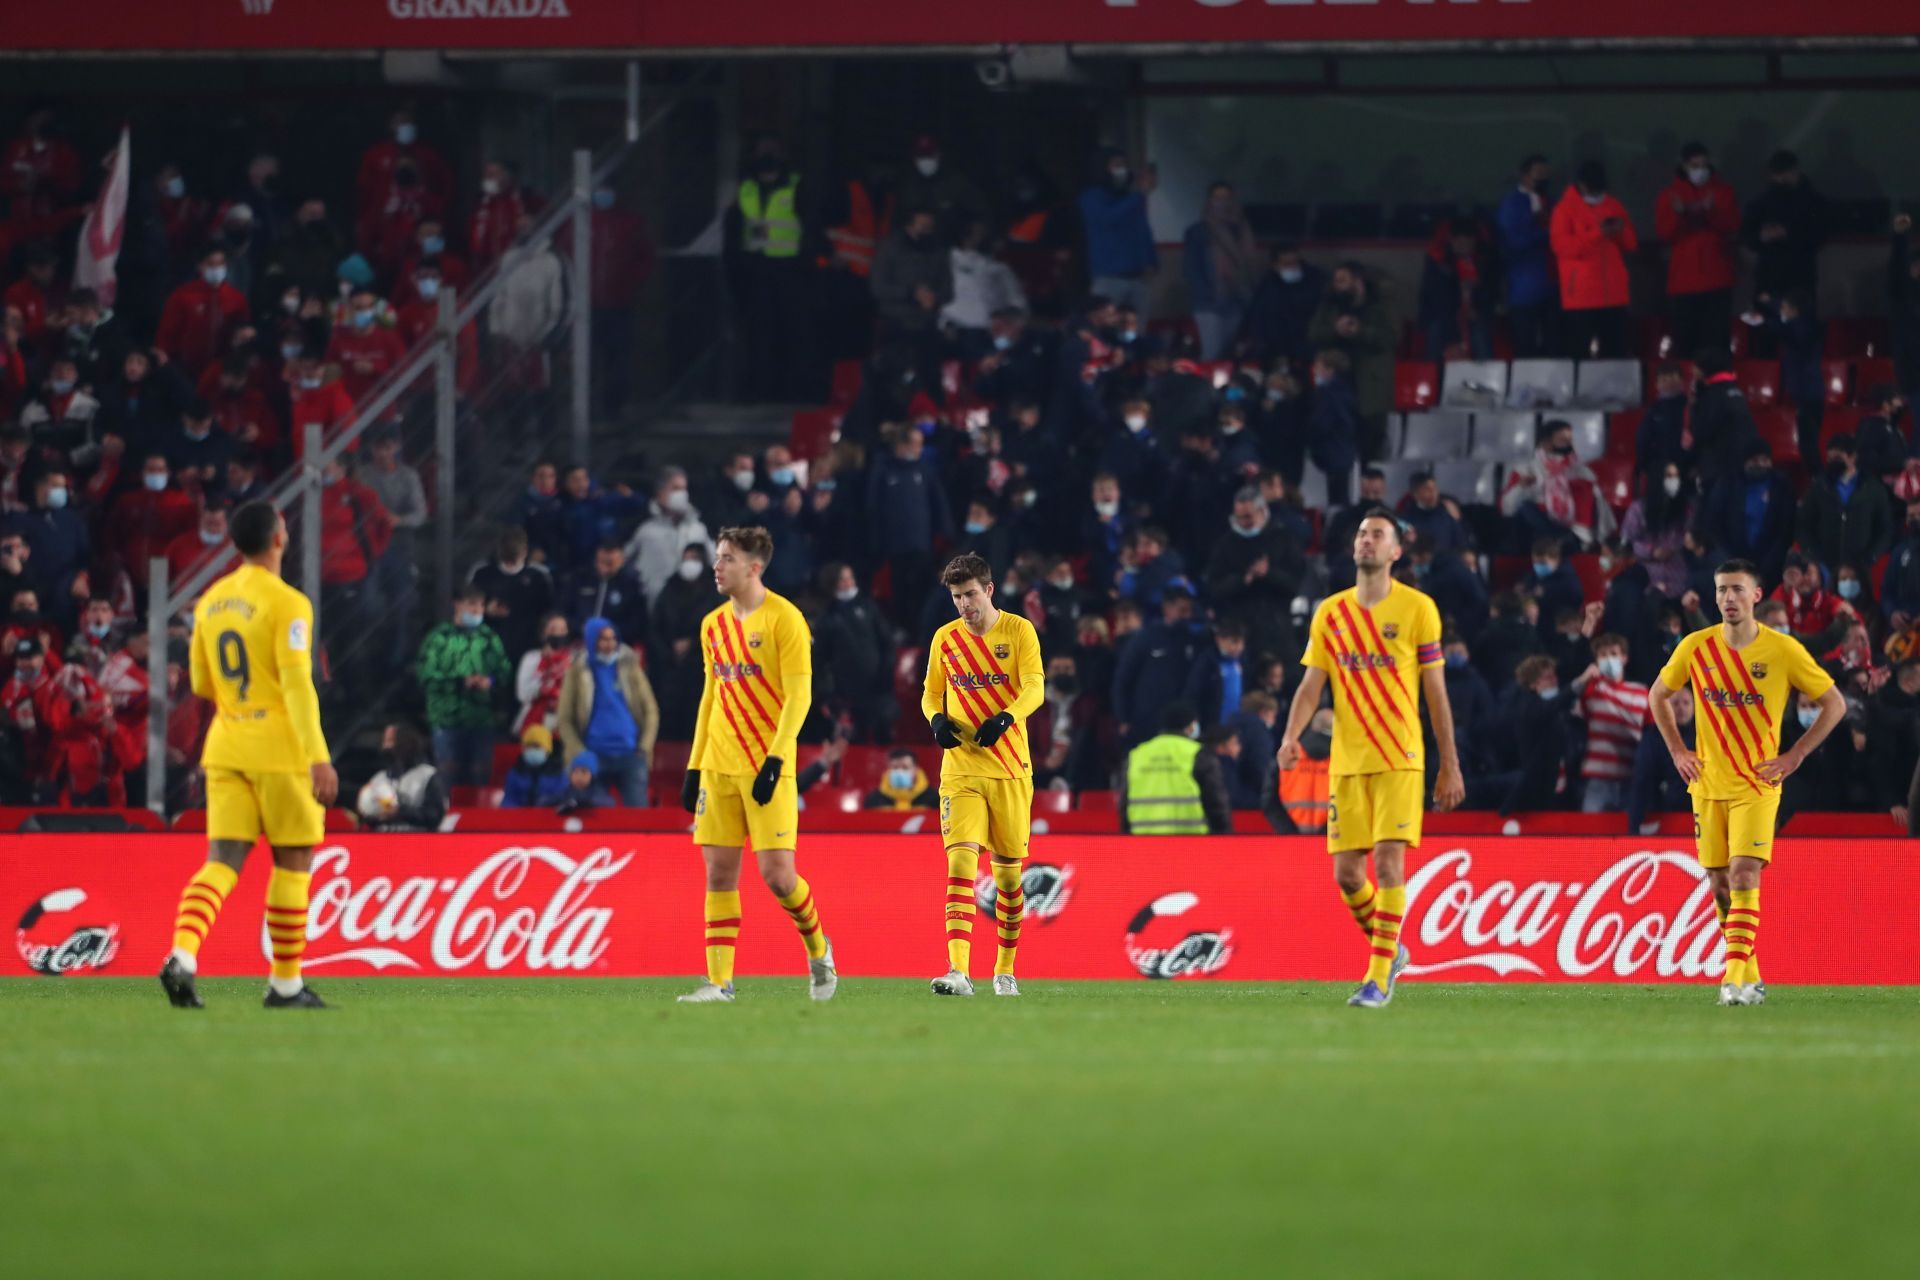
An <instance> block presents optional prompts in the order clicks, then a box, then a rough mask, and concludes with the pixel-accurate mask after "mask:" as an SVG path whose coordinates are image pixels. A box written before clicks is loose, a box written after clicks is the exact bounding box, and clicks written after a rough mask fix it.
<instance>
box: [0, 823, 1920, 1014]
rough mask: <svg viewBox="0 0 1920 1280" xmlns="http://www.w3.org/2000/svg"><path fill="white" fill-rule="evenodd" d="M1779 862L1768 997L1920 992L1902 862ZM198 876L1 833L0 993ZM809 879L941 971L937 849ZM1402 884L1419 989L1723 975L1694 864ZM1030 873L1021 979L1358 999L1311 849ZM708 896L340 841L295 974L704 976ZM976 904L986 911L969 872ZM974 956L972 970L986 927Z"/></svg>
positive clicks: (872, 966) (1849, 854) (1189, 847)
mask: <svg viewBox="0 0 1920 1280" xmlns="http://www.w3.org/2000/svg"><path fill="white" fill-rule="evenodd" d="M1778 848H1779V855H1778V865H1776V866H1775V867H1773V868H1772V869H1770V870H1769V871H1768V872H1767V876H1766V886H1765V897H1764V899H1763V903H1764V911H1765V915H1764V919H1765V925H1764V927H1763V929H1762V931H1761V935H1760V947H1759V951H1760V956H1761V958H1762V963H1763V968H1764V971H1765V973H1766V975H1767V979H1768V981H1769V982H1774V983H1865V982H1872V983H1912V982H1920V920H1916V919H1915V918H1914V917H1913V916H1911V915H1910V914H1900V913H1895V914H1894V915H1891V916H1889V915H1887V914H1886V913H1885V912H1884V911H1883V910H1881V909H1879V908H1878V907H1877V905H1876V900H1875V898H1874V895H1871V894H1862V893H1860V892H1859V891H1858V886H1859V885H1861V884H1876V883H1883V882H1886V881H1888V880H1894V879H1897V878H1899V877H1901V876H1903V875H1904V874H1906V873H1907V871H1908V869H1909V868H1910V867H1911V866H1912V862H1913V852H1912V846H1911V845H1910V844H1908V843H1906V842H1903V841H1896V840H1885V841H1876V840H1854V841H1848V842H1846V845H1845V858H1844V865H1843V862H1842V859H1841V858H1839V857H1837V856H1835V846H1834V844H1833V843H1832V842H1828V841H1806V842H1804V843H1797V842H1795V841H1793V840H1791V839H1788V840H1783V841H1782V842H1781V843H1780V845H1779V847H1778ZM204 856H205V845H204V842H203V841H201V840H199V839H196V838H194V837H191V836H185V835H160V836H143V837H139V838H138V839H137V840H135V841H131V842H130V841H129V840H128V838H127V837H125V836H90V835H46V836H8V837H0V912H5V913H7V919H9V920H11V921H14V922H16V924H15V935H14V945H13V946H12V947H11V948H8V949H7V950H6V952H5V955H4V959H0V973H7V974H22V975H24V974H36V973H37V974H42V975H45V976H48V977H62V976H78V975H88V974H110V975H123V976H124V975H132V976H146V975H147V974H148V973H149V972H150V971H153V970H157V969H158V967H159V964H160V961H161V959H162V957H164V955H165V954H166V951H167V948H168V947H169V946H170V945H171V940H172V928H173V914H174V908H175V904H176V901H177V897H178V894H179V892H180V888H181V886H182V885H183V884H184V883H185V881H186V879H187V877H188V876H190V875H191V874H192V872H193V869H194V867H195V866H196V865H198V863H199V862H200V860H201V859H202V858H204ZM800 863H801V869H802V871H803V872H804V873H805V875H806V877H807V878H808V880H809V881H811V882H812V884H813V887H814V891H815V898H816V901H817V902H818V903H819V905H820V911H821V917H822V919H823V920H824V922H825V924H826V927H827V932H828V933H829V934H830V935H831V936H832V937H833V941H834V949H835V953H836V956H837V958H838V960H839V963H840V966H841V971H842V972H843V973H845V974H847V975H849V976H873V977H925V976H927V975H928V974H931V973H933V972H936V971H938V970H940V969H941V968H943V967H944V966H945V963H946V945H945V921H944V913H945V901H946V898H945V888H946V874H947V869H946V858H945V855H944V854H943V852H942V850H941V847H940V842H939V840H938V839H937V838H934V837H928V838H925V839H912V838H907V837H900V836H859V835H850V836H837V837H835V838H834V839H832V840H831V841H826V840H822V841H819V842H818V843H817V844H811V845H810V844H809V842H807V841H806V840H804V839H803V840H802V842H801V851H800ZM1409 863H1410V865H1409V879H1408V889H1409V893H1408V899H1409V901H1408V916H1407V924H1406V926H1405V929H1404V931H1403V934H1402V937H1403V939H1404V940H1405V941H1406V942H1407V944H1408V945H1409V946H1410V947H1411V948H1412V949H1413V953H1414V967H1413V968H1412V969H1411V970H1410V971H1409V976H1411V977H1414V978H1416V979H1417V978H1420V977H1423V976H1430V977H1432V978H1433V979H1435V980H1437V981H1447V982H1459V981H1497V980H1506V981H1517V980H1536V981H1553V982H1565V981H1575V982H1704V981H1709V980H1711V979H1713V978H1715V977H1717V976H1718V975H1719V974H1720V972H1721V971H1722V968H1723V967H1724V954H1723V948H1722V944H1721V940H1720V933H1719V929H1718V928H1717V926H1716V923H1715V917H1714V909H1713V899H1712V896H1711V893H1710V892H1709V887H1708V884H1707V881H1706V879H1705V877H1704V875H1703V873H1702V872H1701V871H1700V869H1699V867H1698V866H1697V864H1696V863H1695V862H1694V859H1693V857H1692V854H1691V852H1690V851H1688V850H1687V849H1686V848H1685V846H1684V844H1683V843H1681V842H1673V841H1663V840H1659V839H1655V840H1652V841H1648V840H1627V839H1585V838H1583V839H1554V838H1546V839H1502V838H1499V837H1492V836H1489V837H1476V838H1473V839H1468V840H1438V841H1435V842H1433V843H1432V844H1430V845H1428V846H1427V847H1425V848H1423V849H1420V850H1416V851H1414V853H1413V854H1412V855H1411V856H1410V859H1409ZM268 865H269V864H268V860H267V858H266V857H265V856H264V851H262V852H261V853H260V854H257V855H256V856H255V857H254V858H253V859H251V860H250V861H249V864H248V866H247V868H246V872H245V874H244V875H243V876H242V877H241V880H240V883H239V885H238V886H237V887H236V888H235V889H234V891H233V893H232V894H231V895H230V896H229V897H228V899H227V904H226V907H225V909H224V911H223V912H222V913H221V917H220V920H219V923H218V925H217V927H216V928H215V930H214V932H213V936H212V937H211V938H210V939H209V940H208V942H207V944H206V946H205V948H204V950H203V951H202V953H201V970H202V972H204V973H208V974H248V975H259V974H262V973H264V972H265V969H266V946H265V934H264V927H263V920H262V899H263V897H264V895H265V889H266V880H267V868H268ZM749 867H751V863H749ZM751 874H752V873H751V871H750V870H749V873H748V875H749V877H751ZM1026 875H1027V878H1026V898H1027V917H1026V925H1025V928H1024V930H1023V931H1022V935H1021V943H1020V972H1021V975H1022V976H1023V977H1027V978H1032V979H1047V978H1134V979H1145V980H1152V981H1161V980H1204V979H1229V980H1233V979H1238V980H1304V979H1351V978H1355V977H1357V976H1358V974H1359V973H1360V971H1361V970H1362V968H1363V967H1364V965H1365V962H1366V951H1365V944H1364V942H1363V941H1362V939H1361V938H1360V936H1359V933H1358V932H1357V931H1356V930H1355V929H1354V926H1353V922H1352V920H1351V918H1350V917H1349V916H1348V915H1347V912H1346V908H1345V907H1344V906H1343V905H1342V903H1341V901H1340V899H1339V897H1338V895H1337V893H1336V891H1335V890H1334V887H1333V884H1332V876H1331V873H1330V868H1329V866H1328V863H1327V857H1326V853H1325V850H1324V845H1323V843H1322V842H1320V841H1318V840H1311V839H1299V838H1290V839H1261V838H1256V837H1211V838H1197V837H1187V838H1179V837H1175V838H1148V837H1142V838H1139V839H1133V838H1128V837H1092V836H1055V837H1042V838H1040V839H1038V840H1036V842H1035V844H1034V847H1033V857H1032V858H1031V859H1030V860H1029V862H1028V866H1027V873H1026ZM702 892H703V875H702V871H701V867H700V859H699V856H698V854H697V853H696V852H695V851H694V849H693V848H692V847H690V846H689V844H688V843H687V840H686V838H685V837H684V836H674V835H657V834H632V835H617V834H613V833H604V832H603V833H597V834H576V835H539V836H526V835H518V836H515V835H500V834H473V835H459V834H453V835H440V836H433V835H428V836H421V835H404V836H403V835H393V836H380V835H353V836H347V837H343V838H340V839H336V840H329V842H328V843H327V844H325V845H323V846H322V847H321V848H320V849H319V850H318V851H317V853H316V855H315V858H314V876H313V889H312V907H311V910H310V913H309V925H308V944H307V955H306V967H307V972H308V973H309V974H312V975H315V976H316V977H318V976H324V975H326V974H331V973H341V974H353V975H367V974H387V975H404V976H463V977H475V976H486V975H519V976H526V975H552V976H560V977H566V976H582V975H584V976H595V977H624V976H643V975H662V974H688V975H691V974H694V973H697V972H698V971H699V969H700V968H701V965H702V963H703V962H702V950H701V948H702V919H701V902H702ZM979 900H980V902H981V903H983V904H985V903H988V902H990V901H991V881H990V880H987V879H985V878H984V877H983V879H982V883H981V893H980V897H979ZM742 906H743V917H744V920H745V924H744V926H743V928H742V929H741V935H740V951H739V965H740V972H741V973H742V974H743V975H761V974H782V973H787V974H794V975H798V974H800V973H802V972H803V971H804V970H803V966H802V962H801V955H800V951H799V943H798V941H797V939H796V938H795V936H794V933H793V929H792V926H791V925H790V924H789V923H788V922H787V919H786V916H785V914H784V913H783V912H782V911H781V910H780V908H779V906H778V905H777V904H776V903H774V902H773V901H772V900H771V898H770V896H769V895H768V894H767V893H766V892H765V891H764V890H763V889H761V888H760V886H758V885H757V884H753V883H748V884H745V885H743V893H742ZM985 918H988V917H986V916H985V915H984V913H983V919H985ZM1889 930H1891V934H1889V932H1888V931H1889ZM974 936H975V937H976V939H978V940H979V941H978V943H977V947H978V950H979V953H980V954H979V955H977V956H976V959H975V963H976V967H982V966H984V965H985V964H986V963H990V960H989V958H988V957H989V953H990V952H991V949H992V945H993V944H992V939H993V937H994V932H993V930H992V929H991V928H990V927H987V928H978V929H976V932H975V935H974ZM1869 937H1870V938H1872V939H1873V940H1874V946H1873V947H1872V949H1871V950H1868V949H1866V948H1863V947H1862V946H1861V940H1862V939H1863V938H1869Z"/></svg>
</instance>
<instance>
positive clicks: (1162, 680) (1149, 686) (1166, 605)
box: [1112, 586, 1199, 746]
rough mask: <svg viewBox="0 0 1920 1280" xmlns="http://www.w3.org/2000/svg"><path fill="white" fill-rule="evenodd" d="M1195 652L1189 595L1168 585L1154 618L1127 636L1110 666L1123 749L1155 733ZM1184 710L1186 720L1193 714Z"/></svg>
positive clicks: (1183, 684)
mask: <svg viewBox="0 0 1920 1280" xmlns="http://www.w3.org/2000/svg"><path fill="white" fill-rule="evenodd" d="M1198 651H1199V636H1198V633H1197V631H1196V628H1195V626H1194V622H1193V593H1192V592H1191V591H1189V590H1187V589H1186V588H1185V587H1182V586H1172V587H1168V588H1167V591H1166V594H1165V595H1164V596H1163V597H1162V598H1161V601H1160V617H1159V620H1157V621H1155V622H1153V623H1150V624H1148V625H1146V626H1143V627H1141V628H1140V629H1139V630H1137V631H1135V632H1134V633H1133V634H1132V635H1130V636H1128V637H1127V640H1126V643H1125V644H1124V645H1123V646H1121V647H1120V652H1119V659H1118V661H1117V662H1116V664H1115V666H1114V673H1113V689H1112V705H1113V713H1114V716H1115V718H1116V719H1117V720H1118V721H1119V726H1120V733H1121V736H1122V738H1123V739H1125V741H1126V743H1127V744H1128V745H1129V746H1133V745H1138V744H1139V743H1141V742H1144V741H1146V740H1147V739H1148V738H1149V737H1151V736H1152V735H1153V733H1154V732H1155V731H1156V728H1157V726H1159V724H1160V721H1161V712H1162V711H1163V710H1164V709H1165V708H1166V707H1167V706H1168V704H1169V703H1172V702H1174V701H1176V700H1177V699H1178V698H1179V697H1180V694H1181V692H1182V690H1184V689H1185V687H1186V682H1187V672H1188V671H1190V670H1192V668H1193V660H1194V656H1195V654H1196V653H1197V652H1198ZM1186 710H1187V712H1188V713H1189V714H1188V718H1189V719H1196V718H1197V717H1198V715H1199V712H1197V711H1195V710H1194V709H1193V708H1192V707H1188V708H1187V709H1186Z"/></svg>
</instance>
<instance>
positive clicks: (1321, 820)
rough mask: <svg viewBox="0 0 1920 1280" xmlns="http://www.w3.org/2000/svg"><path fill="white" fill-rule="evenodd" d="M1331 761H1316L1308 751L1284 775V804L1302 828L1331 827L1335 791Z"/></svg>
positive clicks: (1281, 803)
mask: <svg viewBox="0 0 1920 1280" xmlns="http://www.w3.org/2000/svg"><path fill="white" fill-rule="evenodd" d="M1331 763H1332V762H1331V760H1315V759H1314V758H1313V757H1312V756H1310V755H1307V754H1306V753H1305V752H1302V753H1301V754H1300V763H1299V764H1296V765H1295V766H1294V767H1293V768H1291V769H1285V770H1282V771H1281V774H1280V805H1281V807H1282V808H1284V809H1285V810H1286V811H1287V816H1288V817H1289V818H1292V819H1293V825H1294V826H1296V827H1298V828H1299V829H1300V830H1301V831H1305V832H1311V831H1325V830H1326V829H1327V805H1328V804H1329V803H1330V801H1331V798H1332V794H1333V780H1332V778H1331V777H1330V776H1329V773H1328V767H1329V765H1330V764H1331Z"/></svg>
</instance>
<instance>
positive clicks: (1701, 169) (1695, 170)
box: [1687, 164, 1713, 187]
mask: <svg viewBox="0 0 1920 1280" xmlns="http://www.w3.org/2000/svg"><path fill="white" fill-rule="evenodd" d="M1712 176H1713V170H1712V169H1709V168H1708V167H1707V166H1706V165H1703V164H1694V165H1688V166H1687V181H1688V182H1691V183H1692V184H1693V185H1694V186H1696V187H1704V186H1706V185H1707V179H1708V178H1711V177H1712Z"/></svg>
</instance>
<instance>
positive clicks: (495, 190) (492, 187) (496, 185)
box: [480, 178, 500, 196]
mask: <svg viewBox="0 0 1920 1280" xmlns="http://www.w3.org/2000/svg"><path fill="white" fill-rule="evenodd" d="M480 193H481V194H482V195H489V196H497V195H499V194H500V179H498V178H482V179H481V180H480Z"/></svg>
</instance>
